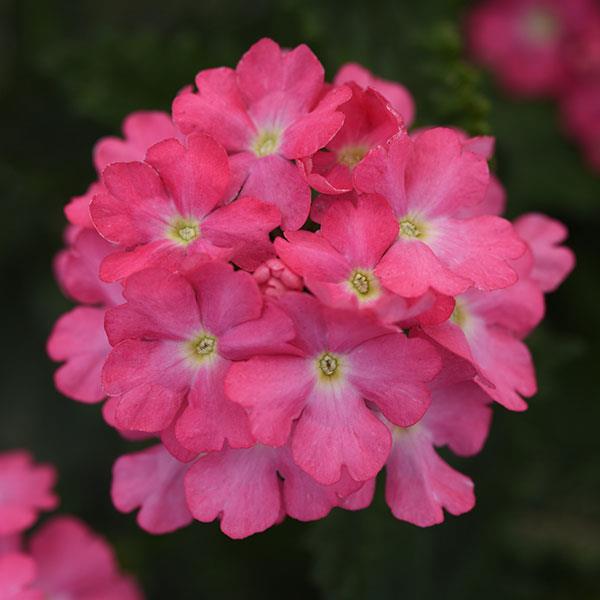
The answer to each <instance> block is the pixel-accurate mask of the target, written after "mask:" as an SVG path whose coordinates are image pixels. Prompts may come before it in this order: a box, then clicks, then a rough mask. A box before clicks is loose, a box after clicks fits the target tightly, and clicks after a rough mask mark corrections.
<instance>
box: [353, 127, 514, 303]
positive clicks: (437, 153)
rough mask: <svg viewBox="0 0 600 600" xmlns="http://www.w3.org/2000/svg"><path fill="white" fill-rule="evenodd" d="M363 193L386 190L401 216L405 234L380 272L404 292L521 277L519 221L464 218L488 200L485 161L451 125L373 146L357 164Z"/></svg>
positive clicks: (489, 284)
mask: <svg viewBox="0 0 600 600" xmlns="http://www.w3.org/2000/svg"><path fill="white" fill-rule="evenodd" d="M354 177H355V185H356V187H357V189H358V190H359V191H361V192H363V193H371V194H372V193H375V194H380V195H381V196H383V197H384V198H386V200H387V201H388V202H389V204H390V206H391V207H392V210H393V212H394V215H395V217H396V219H397V223H398V225H397V227H398V229H397V231H398V237H397V240H396V242H395V243H394V245H393V247H392V248H390V250H388V252H387V253H386V255H385V256H384V258H383V259H382V260H381V262H380V263H379V265H378V267H377V270H376V274H377V275H378V277H380V278H381V280H382V282H383V283H384V285H385V286H386V287H387V288H388V289H391V290H392V291H394V292H396V293H397V294H399V295H401V296H406V297H415V296H419V295H421V294H423V293H425V292H426V291H427V290H428V289H429V288H432V289H434V290H436V291H438V292H439V293H441V294H445V295H450V296H454V295H456V294H459V293H461V292H464V291H465V290H467V289H468V288H470V287H476V288H478V289H480V290H493V289H498V288H503V287H508V286H509V285H512V284H513V283H515V282H516V281H517V274H516V273H515V271H514V269H513V268H512V267H511V266H510V264H509V262H508V261H509V260H510V259H515V258H518V257H519V256H520V255H522V254H523V252H525V246H524V244H523V243H522V242H521V241H520V240H519V238H518V236H517V235H516V234H515V232H514V230H513V227H512V225H511V224H510V223H509V222H508V221H506V220H504V219H502V218H500V217H496V216H492V215H486V216H480V217H475V218H471V219H462V218H459V216H460V212H461V211H462V210H464V209H465V208H466V207H470V206H476V205H477V204H478V203H480V202H482V201H483V199H484V197H485V193H486V190H487V186H488V182H489V174H488V168H487V163H486V161H485V160H484V159H483V158H482V157H481V156H479V155H477V154H475V153H473V152H470V151H468V150H466V149H465V148H464V144H463V143H462V141H461V139H460V136H459V135H458V134H457V133H456V132H455V131H453V130H451V129H443V128H437V129H430V130H428V131H424V132H423V133H421V134H420V135H419V136H418V137H417V138H416V139H415V140H413V139H411V138H410V137H409V136H408V135H406V134H400V135H398V136H396V137H394V138H393V139H392V140H391V141H390V142H389V143H388V144H386V146H385V147H383V146H382V147H379V148H376V149H374V150H372V151H371V152H370V153H369V155H368V156H367V157H366V158H365V159H364V160H363V162H362V163H361V164H360V165H358V167H357V168H356V170H355V171H354Z"/></svg>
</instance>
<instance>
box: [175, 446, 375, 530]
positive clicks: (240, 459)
mask: <svg viewBox="0 0 600 600" xmlns="http://www.w3.org/2000/svg"><path fill="white" fill-rule="evenodd" d="M365 486H368V487H369V488H370V484H365ZM362 487H363V484H362V483H357V482H355V481H353V480H352V479H350V477H348V475H347V474H344V475H343V476H342V478H341V479H340V480H339V481H338V482H336V483H335V484H334V485H321V484H319V483H317V482H316V481H314V480H313V479H312V478H311V477H310V476H309V475H307V474H306V473H305V472H304V471H303V470H302V469H300V468H299V467H298V466H297V465H296V464H295V462H294V460H292V457H291V453H290V451H289V449H288V448H287V447H285V446H284V447H282V448H268V447H266V446H262V445H258V446H255V447H253V448H248V449H237V450H236V449H230V448H225V449H223V450H222V451H221V452H212V453H210V454H206V455H204V456H201V457H199V458H198V460H197V461H196V462H195V463H194V464H193V466H192V467H191V468H190V469H189V471H188V473H187V475H186V478H185V489H186V496H187V499H188V505H189V507H190V510H191V511H192V514H193V515H194V517H195V518H196V519H198V520H199V521H202V522H206V523H208V522H210V521H213V520H214V519H216V518H220V521H221V530H222V531H223V533H225V534H226V535H228V536H229V537H232V538H234V539H239V538H244V537H247V536H249V535H252V534H254V533H257V532H259V531H264V530H265V529H267V528H269V527H271V526H272V525H274V524H276V523H278V522H279V521H281V520H283V518H284V517H285V515H286V514H287V515H289V516H291V517H293V518H295V519H298V520H301V521H313V520H316V519H321V518H323V517H325V516H327V514H328V513H329V511H330V510H331V509H332V508H333V507H334V506H343V507H344V508H346V509H348V510H359V509H361V508H364V507H365V506H367V505H368V504H369V503H370V495H369V494H363V493H362V492H361V488H362Z"/></svg>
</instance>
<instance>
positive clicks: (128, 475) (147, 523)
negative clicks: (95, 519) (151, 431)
mask: <svg viewBox="0 0 600 600" xmlns="http://www.w3.org/2000/svg"><path fill="white" fill-rule="evenodd" d="M191 464H192V463H186V462H180V461H178V460H177V459H176V458H174V457H173V456H172V455H171V454H170V453H169V452H168V451H167V450H166V449H165V448H164V446H162V445H158V446H153V447H151V448H148V449H146V450H142V451H141V452H136V453H135V454H127V455H126V456H121V458H119V460H117V462H116V463H115V465H114V467H113V481H112V488H111V496H112V500H113V503H114V505H115V507H116V508H117V509H118V510H120V511H121V512H124V513H128V512H131V511H132V510H135V509H136V508H138V507H139V508H141V510H140V511H139V513H138V515H137V522H138V524H139V526H140V527H141V528H142V529H144V530H145V531H148V532H150V533H155V534H158V533H168V532H170V531H175V530H176V529H179V528H181V527H185V526H186V525H189V524H190V523H191V522H192V515H191V513H190V511H189V508H188V505H187V502H186V498H185V490H184V487H183V479H184V477H185V474H186V473H187V472H188V470H189V468H190V466H191Z"/></svg>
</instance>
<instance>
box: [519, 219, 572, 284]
mask: <svg viewBox="0 0 600 600" xmlns="http://www.w3.org/2000/svg"><path fill="white" fill-rule="evenodd" d="M515 230H516V231H517V233H518V234H519V235H520V236H521V238H522V239H523V240H525V241H526V242H527V244H528V246H529V249H530V251H531V253H532V256H533V264H532V265H531V270H530V272H529V273H528V274H527V276H528V278H529V279H530V280H531V281H533V282H534V283H536V284H537V285H538V286H539V288H540V289H541V291H542V292H553V291H554V290H556V289H557V288H558V286H559V285H560V284H561V283H562V282H563V281H564V280H565V279H566V278H567V276H568V275H569V273H570V272H571V271H572V270H573V269H574V267H575V255H574V254H573V251H572V250H571V249H569V248H566V247H565V246H562V245H561V243H562V242H564V241H565V240H566V239H567V236H568V231H567V228H566V227H565V226H564V225H563V224H562V223H561V222H560V221H556V220H554V219H551V218H550V217H547V216H546V215H542V214H538V213H530V214H526V215H523V216H522V217H519V218H518V219H517V220H516V221H515Z"/></svg>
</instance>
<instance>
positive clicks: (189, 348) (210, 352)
mask: <svg viewBox="0 0 600 600" xmlns="http://www.w3.org/2000/svg"><path fill="white" fill-rule="evenodd" d="M216 352H217V338H216V337H215V336H214V335H210V334H208V333H202V334H200V335H199V336H197V337H196V338H194V339H192V340H190V341H189V342H187V343H186V354H187V356H188V357H189V358H190V359H192V360H193V361H194V362H195V363H204V362H206V361H207V360H211V359H212V358H214V357H215V356H216Z"/></svg>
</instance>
